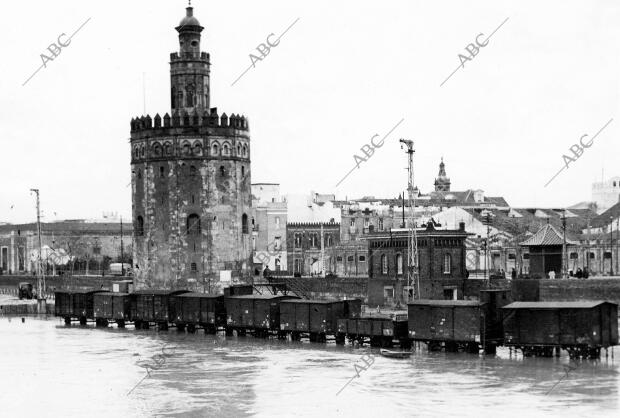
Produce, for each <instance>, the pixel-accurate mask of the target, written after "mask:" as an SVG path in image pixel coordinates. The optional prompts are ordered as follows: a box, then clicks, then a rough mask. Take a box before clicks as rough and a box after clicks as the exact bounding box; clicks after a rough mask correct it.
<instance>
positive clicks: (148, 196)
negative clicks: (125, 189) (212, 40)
mask: <svg viewBox="0 0 620 418" xmlns="http://www.w3.org/2000/svg"><path fill="white" fill-rule="evenodd" d="M186 10H187V13H186V16H185V17H184V18H183V20H181V23H180V24H179V26H177V27H176V31H177V32H178V35H179V48H180V50H179V52H175V53H172V54H170V82H171V111H172V116H170V115H169V114H168V113H166V114H165V115H164V117H163V118H162V117H160V116H159V114H158V115H156V116H155V117H154V118H151V117H150V116H148V115H147V116H143V117H140V118H137V119H132V121H131V169H132V200H133V205H132V210H133V222H134V241H135V246H134V267H135V274H136V288H166V289H174V288H181V287H183V288H184V287H186V286H188V283H189V282H194V281H196V282H198V284H203V286H204V288H205V290H207V289H208V290H211V289H212V288H214V287H217V286H220V285H222V284H227V283H230V281H231V280H232V281H236V280H241V279H244V278H249V277H250V274H251V266H252V251H251V247H250V215H251V204H252V202H251V186H250V185H251V177H250V134H249V129H248V122H247V120H246V119H245V117H243V116H237V115H235V114H233V115H231V116H230V117H228V116H227V115H226V113H222V114H221V115H220V114H218V111H217V108H210V102H211V98H210V65H211V63H210V58H209V54H208V53H206V52H202V51H201V46H200V41H201V32H202V31H203V29H204V28H203V27H202V26H201V25H200V23H199V21H198V20H197V19H196V18H195V17H194V16H193V9H192V7H188V8H187V9H186Z"/></svg>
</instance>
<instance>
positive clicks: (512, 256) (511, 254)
mask: <svg viewBox="0 0 620 418" xmlns="http://www.w3.org/2000/svg"><path fill="white" fill-rule="evenodd" d="M516 258H517V257H516V256H515V255H514V254H513V253H509V254H508V259H509V260H514V259H516Z"/></svg>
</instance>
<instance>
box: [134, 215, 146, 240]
mask: <svg viewBox="0 0 620 418" xmlns="http://www.w3.org/2000/svg"><path fill="white" fill-rule="evenodd" d="M136 235H137V236H139V237H141V236H143V235H144V218H143V217H142V216H138V217H137V218H136Z"/></svg>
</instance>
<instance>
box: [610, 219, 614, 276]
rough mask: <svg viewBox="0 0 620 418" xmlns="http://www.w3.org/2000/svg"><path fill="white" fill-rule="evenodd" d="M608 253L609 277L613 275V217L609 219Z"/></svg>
mask: <svg viewBox="0 0 620 418" xmlns="http://www.w3.org/2000/svg"><path fill="white" fill-rule="evenodd" d="M609 253H610V254H611V259H610V260H609V275H610V276H613V275H614V217H613V216H610V217H609Z"/></svg>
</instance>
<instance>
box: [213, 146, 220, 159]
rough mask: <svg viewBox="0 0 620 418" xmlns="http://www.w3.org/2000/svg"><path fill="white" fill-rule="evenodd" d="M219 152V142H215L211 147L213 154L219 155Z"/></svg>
mask: <svg viewBox="0 0 620 418" xmlns="http://www.w3.org/2000/svg"><path fill="white" fill-rule="evenodd" d="M219 153H220V150H219V148H218V146H217V144H213V146H212V147H211V154H213V155H215V156H217V155H219Z"/></svg>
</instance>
